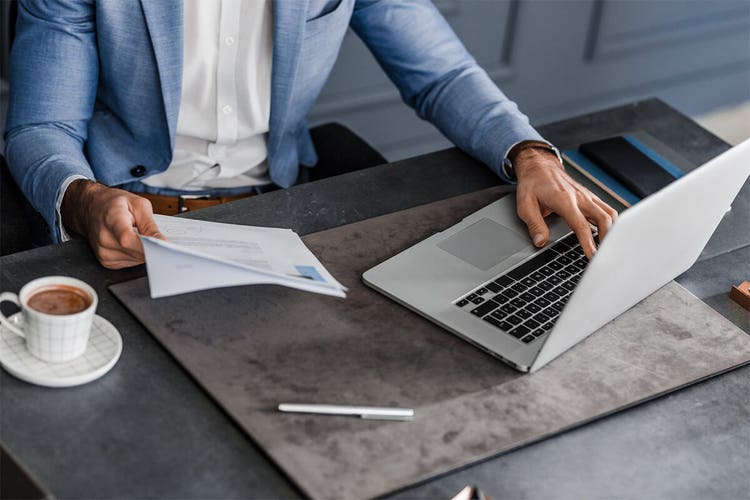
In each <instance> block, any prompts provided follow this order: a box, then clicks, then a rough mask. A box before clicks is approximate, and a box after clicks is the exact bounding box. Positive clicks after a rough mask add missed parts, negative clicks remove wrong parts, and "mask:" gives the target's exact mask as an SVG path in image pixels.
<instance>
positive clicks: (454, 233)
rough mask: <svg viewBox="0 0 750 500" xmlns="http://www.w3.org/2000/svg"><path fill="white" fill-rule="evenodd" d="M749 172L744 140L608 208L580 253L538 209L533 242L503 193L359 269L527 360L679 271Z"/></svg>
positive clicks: (436, 318)
mask: <svg viewBox="0 0 750 500" xmlns="http://www.w3.org/2000/svg"><path fill="white" fill-rule="evenodd" d="M748 175H750V140H747V141H745V142H743V143H742V144H740V145H738V146H736V147H734V148H732V149H730V150H728V151H726V152H725V153H723V154H721V155H720V156H717V157H716V158H714V159H713V160H711V161H709V162H707V163H705V164H704V165H702V166H701V167H698V168H697V169H695V170H693V171H691V172H690V173H688V174H686V175H685V176H683V177H681V178H680V179H677V180H675V181H674V182H672V183H671V184H669V185H668V186H666V187H665V188H663V189H661V190H660V191H658V192H656V193H654V194H653V195H651V196H648V197H647V198H644V199H643V200H641V201H640V202H638V203H637V204H635V205H633V206H632V207H630V208H628V209H627V210H625V211H624V212H622V213H621V214H620V216H619V217H618V218H617V219H616V220H615V222H614V224H613V225H612V227H611V228H610V230H609V232H608V234H607V237H606V239H604V240H603V241H602V243H601V245H600V246H599V249H598V251H597V253H596V254H595V255H594V257H593V258H592V259H591V261H590V262H589V261H588V259H586V258H585V256H584V254H583V250H582V249H581V247H580V245H579V244H578V241H577V240H576V237H575V235H574V234H573V233H572V232H571V230H570V228H568V227H567V225H566V224H565V222H564V221H563V220H562V219H561V218H559V217H557V216H550V217H548V218H547V223H548V225H549V228H550V242H551V243H550V244H548V245H547V246H546V247H544V248H542V249H537V248H535V247H534V246H533V244H532V243H531V241H530V239H529V236H528V232H527V229H526V226H525V225H524V224H523V223H522V222H521V221H520V220H519V219H518V217H517V215H516V200H515V196H514V195H507V196H505V197H503V198H501V199H499V200H497V201H495V202H493V203H492V204H490V205H488V206H486V207H484V208H482V209H481V210H478V211H477V212H474V213H473V214H471V215H469V216H468V217H466V218H465V219H463V220H462V221H461V222H459V223H458V224H456V225H454V226H452V227H450V228H448V229H446V230H445V231H442V232H440V233H437V234H434V235H432V236H431V237H429V238H427V239H425V240H423V241H421V242H419V243H417V244H416V245H414V246H412V247H410V248H408V249H406V250H404V251H403V252H401V253H399V254H398V255H395V256H394V257H391V258H390V259H388V260H386V261H385V262H382V263H381V264H378V265H377V266H375V267H373V268H371V269H369V270H367V271H366V272H365V273H364V274H363V277H362V278H363V281H364V282H365V283H366V284H367V285H368V286H370V287H372V288H374V289H375V290H377V291H379V292H381V293H383V294H384V295H386V296H388V297H390V298H391V299H393V300H395V301H397V302H399V303H400V304H402V305H404V306H406V307H408V308H410V309H412V310H414V311H415V312H417V313H419V314H421V315H422V316H424V317H425V318H427V319H429V320H431V321H433V322H435V323H436V324H438V325H440V326H441V327H443V328H445V329H447V330H448V331H450V332H452V333H454V334H455V335H458V336H459V337H461V338H462V339H464V340H466V341H468V342H470V343H472V344H474V345H475V346H477V347H479V348H481V349H483V350H484V351H486V352H488V353H489V354H491V355H492V356H495V357H496V358H498V359H500V360H502V361H504V362H505V363H507V364H509V365H510V366H512V367H513V368H515V369H517V370H520V371H523V372H534V371H536V370H538V369H539V368H541V367H543V366H544V365H546V364H547V363H549V362H550V361H552V360H553V359H555V358H556V357H558V356H559V355H561V354H562V353H563V352H565V351H566V350H568V349H570V348H571V347H573V346H574V345H576V344H577V343H578V342H581V341H582V340H583V339H585V338H586V337H588V336H589V335H591V334H592V333H593V332H595V331H596V330H597V329H598V328H599V327H601V326H603V325H604V324H605V323H607V322H608V321H610V320H612V319H614V318H615V317H617V316H618V315H619V314H621V313H623V312H624V311H626V310H627V309H629V308H630V307H632V306H634V305H635V304H637V303H638V302H639V301H641V300H642V299H644V298H645V297H647V296H648V295H650V294H651V293H653V292H654V291H656V290H657V289H659V288H660V287H662V286H663V285H665V284H666V283H668V282H669V281H670V280H672V279H674V278H675V277H677V276H678V275H680V274H681V273H683V272H684V271H686V270H687V269H688V268H689V267H690V266H691V265H692V264H693V263H694V262H695V261H696V260H697V259H698V256H699V255H700V253H701V251H702V250H703V248H704V247H705V245H706V243H708V240H709V238H710V237H711V235H712V234H713V232H714V230H715V229H716V227H717V226H718V225H719V222H721V219H722V217H723V215H724V214H725V213H726V212H727V210H728V209H729V208H730V206H731V203H732V201H733V200H734V198H735V197H736V196H737V193H738V192H739V191H740V189H741V188H742V186H743V184H744V183H745V181H746V179H747V178H748Z"/></svg>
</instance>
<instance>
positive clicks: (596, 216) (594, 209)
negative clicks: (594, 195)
mask: <svg viewBox="0 0 750 500" xmlns="http://www.w3.org/2000/svg"><path fill="white" fill-rule="evenodd" d="M580 208H581V212H582V213H583V215H585V216H586V218H587V219H588V220H590V221H593V223H594V225H595V226H596V227H597V229H599V241H601V240H602V239H604V237H606V236H607V232H608V231H609V228H610V227H612V217H610V215H609V214H608V213H607V212H605V211H604V209H603V208H602V207H600V206H599V205H597V204H596V203H595V202H594V200H591V201H589V202H585V203H584V204H582V206H581V207H580Z"/></svg>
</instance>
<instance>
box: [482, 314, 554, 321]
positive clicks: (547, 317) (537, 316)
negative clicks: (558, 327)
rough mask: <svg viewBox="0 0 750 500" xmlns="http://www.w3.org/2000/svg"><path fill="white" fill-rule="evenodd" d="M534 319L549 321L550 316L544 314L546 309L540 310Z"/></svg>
mask: <svg viewBox="0 0 750 500" xmlns="http://www.w3.org/2000/svg"><path fill="white" fill-rule="evenodd" d="M493 314H494V313H493ZM534 319H535V320H537V321H538V322H540V323H546V322H547V321H549V319H550V317H549V316H547V315H546V314H544V311H540V312H538V313H536V314H535V315H534Z"/></svg>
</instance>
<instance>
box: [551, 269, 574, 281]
mask: <svg viewBox="0 0 750 500" xmlns="http://www.w3.org/2000/svg"><path fill="white" fill-rule="evenodd" d="M555 277H557V278H562V279H564V280H566V279H568V278H570V273H568V272H565V271H557V273H555V275H554V276H551V277H550V280H552V278H555Z"/></svg>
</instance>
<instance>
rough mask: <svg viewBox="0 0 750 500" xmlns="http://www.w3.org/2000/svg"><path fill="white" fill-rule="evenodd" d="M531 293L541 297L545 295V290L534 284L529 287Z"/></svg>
mask: <svg viewBox="0 0 750 500" xmlns="http://www.w3.org/2000/svg"><path fill="white" fill-rule="evenodd" d="M529 293H530V294H532V295H533V296H534V297H541V296H542V295H544V290H542V289H541V288H539V287H538V286H533V287H531V288H529Z"/></svg>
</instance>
